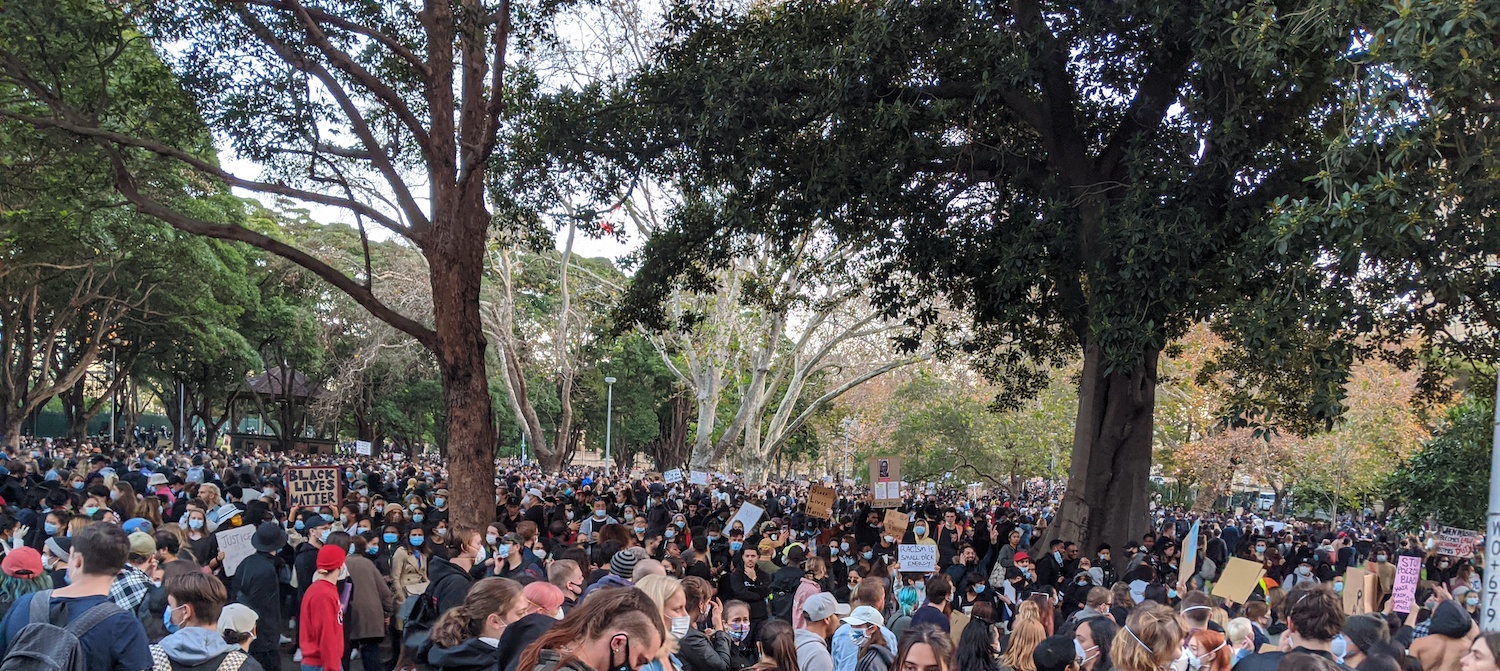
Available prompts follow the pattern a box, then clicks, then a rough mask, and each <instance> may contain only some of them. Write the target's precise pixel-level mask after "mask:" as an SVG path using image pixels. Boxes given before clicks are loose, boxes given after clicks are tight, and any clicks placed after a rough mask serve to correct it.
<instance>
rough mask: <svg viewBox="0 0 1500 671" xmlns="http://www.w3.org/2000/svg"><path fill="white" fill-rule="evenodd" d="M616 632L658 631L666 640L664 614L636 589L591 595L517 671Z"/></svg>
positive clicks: (532, 649)
mask: <svg viewBox="0 0 1500 671" xmlns="http://www.w3.org/2000/svg"><path fill="white" fill-rule="evenodd" d="M614 629H623V630H625V633H626V634H630V635H637V636H639V635H644V634H645V633H646V632H647V631H655V632H656V635H657V638H659V639H661V640H662V641H665V640H666V639H667V631H666V629H665V628H663V627H662V624H661V611H660V610H658V609H657V607H656V602H654V601H652V600H651V597H649V596H646V593H645V592H642V591H640V590H638V589H636V588H634V587H605V588H602V589H598V590H596V591H594V592H591V593H589V598H587V599H584V600H583V602H582V603H580V604H578V606H577V607H575V608H574V609H573V610H572V611H570V612H569V613H568V615H567V617H564V618H563V619H561V620H558V621H557V624H554V625H552V628H551V629H548V630H547V633H545V634H542V636H541V638H538V639H537V640H536V642H534V643H532V644H531V646H530V647H528V648H526V651H525V652H523V653H521V659H520V661H519V662H517V663H516V668H517V669H534V668H536V664H537V658H538V657H540V656H541V654H542V651H543V650H557V649H559V648H562V647H563V646H576V645H578V644H580V643H582V642H583V641H586V640H589V639H593V638H595V637H597V636H599V635H601V634H604V633H606V632H609V631H611V630H614ZM570 659H572V655H568V656H566V657H564V658H563V660H562V662H563V664H566V663H567V662H568V661H569V660H570ZM558 666H559V667H561V666H562V664H559V665H558Z"/></svg>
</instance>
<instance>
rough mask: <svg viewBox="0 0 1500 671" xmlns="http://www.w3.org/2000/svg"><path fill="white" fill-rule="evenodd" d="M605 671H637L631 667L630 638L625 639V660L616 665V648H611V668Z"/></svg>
mask: <svg viewBox="0 0 1500 671" xmlns="http://www.w3.org/2000/svg"><path fill="white" fill-rule="evenodd" d="M604 671H635V669H634V668H633V667H631V665H630V637H629V636H626V637H625V659H623V660H621V661H620V663H619V664H615V648H614V646H610V648H609V668H608V669H605V670H604Z"/></svg>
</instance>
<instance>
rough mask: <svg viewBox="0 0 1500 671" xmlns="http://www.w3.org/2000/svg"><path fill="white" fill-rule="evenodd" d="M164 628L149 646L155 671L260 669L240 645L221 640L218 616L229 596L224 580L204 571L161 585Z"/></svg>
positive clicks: (250, 670)
mask: <svg viewBox="0 0 1500 671" xmlns="http://www.w3.org/2000/svg"><path fill="white" fill-rule="evenodd" d="M164 586H165V587H166V590H167V620H166V625H167V631H168V634H167V636H166V638H163V639H162V640H161V641H160V642H159V643H157V644H156V645H153V646H151V656H152V658H153V659H154V662H155V663H154V671H174V670H175V671H217V670H218V669H219V668H220V667H221V666H224V667H226V668H238V669H240V670H241V671H263V670H262V667H261V666H260V664H259V663H258V662H256V661H255V660H254V659H253V658H251V657H250V655H249V654H248V653H247V652H245V650H244V649H243V648H241V647H240V646H239V645H236V644H233V643H230V642H228V641H226V640H225V639H224V635H223V634H222V633H220V631H219V619H220V617H221V616H222V612H223V609H224V605H225V604H226V603H227V602H228V601H229V595H228V593H227V592H226V591H225V590H224V583H223V582H221V581H219V580H218V579H217V578H213V577H210V576H208V575H205V574H203V573H189V574H186V575H183V576H179V577H177V578H173V579H172V581H171V582H169V583H166V584H165V585H164Z"/></svg>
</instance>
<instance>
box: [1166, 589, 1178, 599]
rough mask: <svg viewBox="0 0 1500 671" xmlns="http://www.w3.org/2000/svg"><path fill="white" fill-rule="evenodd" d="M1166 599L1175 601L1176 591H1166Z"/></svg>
mask: <svg viewBox="0 0 1500 671" xmlns="http://www.w3.org/2000/svg"><path fill="white" fill-rule="evenodd" d="M1167 598H1168V599H1175V598H1177V590H1175V589H1169V590H1167Z"/></svg>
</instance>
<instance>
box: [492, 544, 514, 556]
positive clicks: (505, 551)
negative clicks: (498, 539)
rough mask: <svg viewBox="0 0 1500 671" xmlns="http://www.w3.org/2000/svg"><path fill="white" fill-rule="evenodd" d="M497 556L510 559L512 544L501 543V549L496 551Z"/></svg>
mask: <svg viewBox="0 0 1500 671" xmlns="http://www.w3.org/2000/svg"><path fill="white" fill-rule="evenodd" d="M495 556H496V557H499V558H501V559H509V558H510V546H509V545H501V546H500V550H499V551H498V552H496V553H495Z"/></svg>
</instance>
